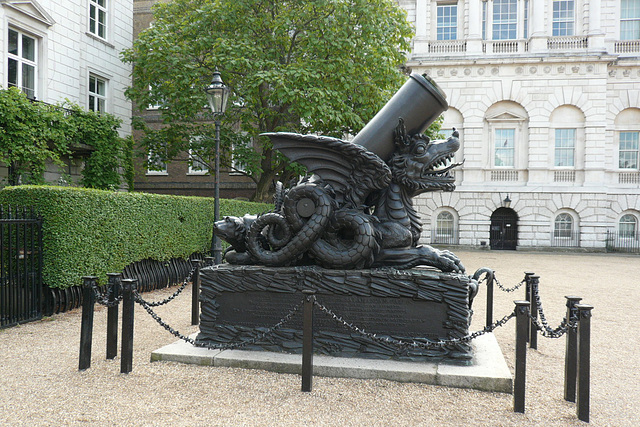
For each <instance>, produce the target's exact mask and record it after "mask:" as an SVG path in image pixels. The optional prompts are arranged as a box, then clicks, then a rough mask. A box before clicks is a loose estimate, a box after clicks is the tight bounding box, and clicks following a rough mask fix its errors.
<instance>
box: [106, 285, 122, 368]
mask: <svg viewBox="0 0 640 427" xmlns="http://www.w3.org/2000/svg"><path fill="white" fill-rule="evenodd" d="M107 277H108V278H109V279H108V282H107V283H108V285H107V286H108V288H107V298H108V301H109V307H108V308H107V359H114V358H115V357H116V355H117V354H118V304H115V302H116V300H117V299H118V295H119V294H120V280H121V279H122V274H121V273H107Z"/></svg>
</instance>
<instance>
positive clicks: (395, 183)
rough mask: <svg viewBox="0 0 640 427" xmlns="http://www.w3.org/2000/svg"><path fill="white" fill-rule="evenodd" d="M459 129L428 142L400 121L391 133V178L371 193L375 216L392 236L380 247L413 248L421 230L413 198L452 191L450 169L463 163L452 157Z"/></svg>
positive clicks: (457, 144) (457, 147) (452, 182)
mask: <svg viewBox="0 0 640 427" xmlns="http://www.w3.org/2000/svg"><path fill="white" fill-rule="evenodd" d="M458 136H459V134H458V132H457V131H456V130H455V128H454V129H453V133H452V136H451V137H450V138H448V139H446V140H444V141H431V140H430V139H429V137H427V136H425V135H423V134H416V135H412V136H408V135H407V134H406V133H405V130H404V125H403V123H402V121H400V123H399V125H398V127H397V128H396V132H395V134H394V140H395V146H396V149H395V152H394V154H393V156H392V158H391V159H390V160H389V162H388V164H389V167H390V169H391V173H392V179H391V183H390V185H389V186H388V187H387V188H385V189H383V190H381V191H380V192H379V193H377V194H375V195H374V198H373V199H370V201H372V202H373V204H375V211H374V215H375V216H376V217H377V218H378V219H379V220H380V224H381V225H380V226H379V227H378V228H380V229H382V230H383V231H385V232H383V234H385V235H387V236H394V238H392V239H383V240H382V241H383V242H384V243H383V247H387V248H398V247H415V246H417V244H418V240H419V239H420V234H421V233H422V223H421V221H420V217H419V215H418V213H417V212H416V210H415V208H414V207H413V201H412V198H414V197H416V196H418V195H419V194H422V193H426V192H430V191H453V190H454V189H455V183H454V182H455V178H454V177H453V176H452V175H451V173H450V171H451V170H452V169H454V168H456V167H458V166H460V165H462V163H464V162H461V163H453V162H452V159H453V157H454V156H455V153H456V151H457V150H458V149H459V148H460V140H459V139H458Z"/></svg>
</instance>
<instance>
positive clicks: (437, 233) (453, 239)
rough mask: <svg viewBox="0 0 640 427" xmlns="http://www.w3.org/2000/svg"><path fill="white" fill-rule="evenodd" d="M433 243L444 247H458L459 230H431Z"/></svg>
mask: <svg viewBox="0 0 640 427" xmlns="http://www.w3.org/2000/svg"><path fill="white" fill-rule="evenodd" d="M431 243H432V244H437V243H440V244H443V245H457V244H458V230H455V229H446V230H437V229H433V230H431Z"/></svg>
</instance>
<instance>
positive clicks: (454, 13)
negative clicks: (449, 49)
mask: <svg viewBox="0 0 640 427" xmlns="http://www.w3.org/2000/svg"><path fill="white" fill-rule="evenodd" d="M436 31H437V39H438V40H456V39H457V38H458V5H457V4H455V3H453V4H450V3H449V4H438V6H437V23H436Z"/></svg>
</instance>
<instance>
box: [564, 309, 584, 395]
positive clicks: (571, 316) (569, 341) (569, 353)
mask: <svg viewBox="0 0 640 427" xmlns="http://www.w3.org/2000/svg"><path fill="white" fill-rule="evenodd" d="M565 298H566V299H567V324H570V323H571V321H572V320H577V319H578V314H577V313H578V310H577V309H576V304H578V303H579V302H580V301H581V300H582V298H580V297H575V296H565ZM577 363H578V334H577V332H576V330H575V329H573V328H569V329H568V330H567V338H566V345H565V352H564V400H566V401H568V402H575V401H576V374H577Z"/></svg>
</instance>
